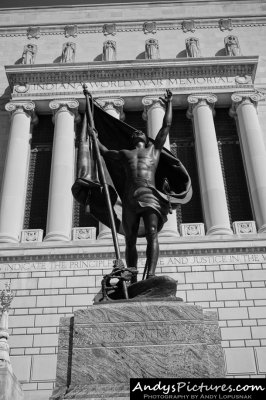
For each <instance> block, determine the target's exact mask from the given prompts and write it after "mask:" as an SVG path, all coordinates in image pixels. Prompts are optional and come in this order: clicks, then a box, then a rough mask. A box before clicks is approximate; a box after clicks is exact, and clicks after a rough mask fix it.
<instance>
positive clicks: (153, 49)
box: [145, 39, 159, 60]
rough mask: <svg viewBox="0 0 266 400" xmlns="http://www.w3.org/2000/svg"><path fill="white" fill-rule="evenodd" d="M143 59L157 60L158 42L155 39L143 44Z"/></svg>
mask: <svg viewBox="0 0 266 400" xmlns="http://www.w3.org/2000/svg"><path fill="white" fill-rule="evenodd" d="M145 57H146V58H147V59H148V60H155V59H157V58H159V42H158V40H157V39H148V40H146V42H145Z"/></svg>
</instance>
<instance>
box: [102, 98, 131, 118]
mask: <svg viewBox="0 0 266 400" xmlns="http://www.w3.org/2000/svg"><path fill="white" fill-rule="evenodd" d="M96 102H97V103H98V104H99V105H100V106H101V107H102V108H103V109H104V110H105V111H106V112H108V111H110V110H115V111H116V112H118V113H119V114H120V118H119V119H120V120H122V121H123V120H124V119H125V114H124V112H123V106H124V104H125V100H124V99H122V97H98V98H97V99H96Z"/></svg>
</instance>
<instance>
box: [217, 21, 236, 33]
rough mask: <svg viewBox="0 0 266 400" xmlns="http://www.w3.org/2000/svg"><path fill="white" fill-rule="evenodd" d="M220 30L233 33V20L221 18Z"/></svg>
mask: <svg viewBox="0 0 266 400" xmlns="http://www.w3.org/2000/svg"><path fill="white" fill-rule="evenodd" d="M219 28H220V30H221V31H222V32H223V31H231V30H232V29H233V25H232V20H231V19H230V18H225V19H224V18H221V19H220V20H219Z"/></svg>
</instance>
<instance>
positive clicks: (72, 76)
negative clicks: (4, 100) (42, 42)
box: [5, 56, 258, 89]
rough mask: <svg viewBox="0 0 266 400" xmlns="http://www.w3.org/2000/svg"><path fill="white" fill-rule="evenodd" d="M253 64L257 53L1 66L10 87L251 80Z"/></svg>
mask: <svg viewBox="0 0 266 400" xmlns="http://www.w3.org/2000/svg"><path fill="white" fill-rule="evenodd" d="M257 64H258V56H250V57H247V56H246V57H242V56H241V57H205V58H179V59H164V60H141V61H139V60H132V61H114V62H90V63H73V64H36V65H9V66H6V67H5V70H6V75H7V78H8V82H9V85H10V86H11V88H12V89H13V87H14V86H15V85H29V84H42V83H46V84H47V83H48V84H49V83H51V84H52V83H58V82H60V83H69V82H73V83H74V82H78V83H80V82H87V81H90V82H92V81H106V80H108V81H120V80H134V79H146V80H152V79H171V78H174V79H176V78H180V79H182V78H194V77H212V76H224V77H226V76H231V77H232V76H235V77H245V76H249V77H251V80H252V82H254V79H255V74H256V69H257ZM241 79H242V78H241ZM243 79H244V78H243Z"/></svg>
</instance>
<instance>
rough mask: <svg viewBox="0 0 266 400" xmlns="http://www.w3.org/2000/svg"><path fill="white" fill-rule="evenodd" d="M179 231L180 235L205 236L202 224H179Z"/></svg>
mask: <svg viewBox="0 0 266 400" xmlns="http://www.w3.org/2000/svg"><path fill="white" fill-rule="evenodd" d="M180 233H181V236H205V229H204V224H203V223H198V224H180Z"/></svg>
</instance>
